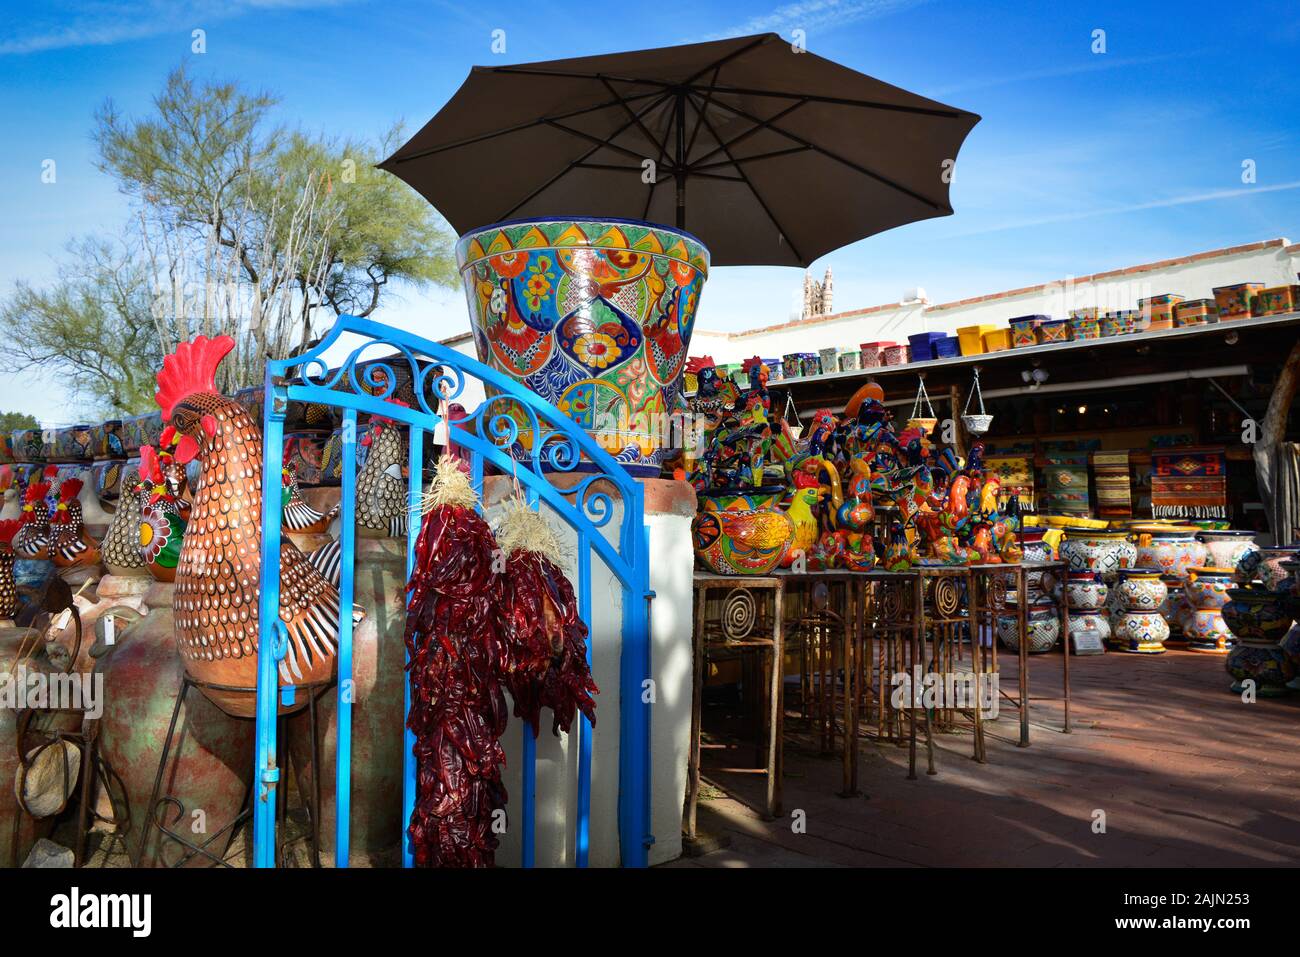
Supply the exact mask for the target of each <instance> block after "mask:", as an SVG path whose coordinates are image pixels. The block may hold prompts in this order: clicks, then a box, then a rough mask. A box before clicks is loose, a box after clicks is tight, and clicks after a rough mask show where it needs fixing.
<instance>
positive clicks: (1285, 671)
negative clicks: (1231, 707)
mask: <svg viewBox="0 0 1300 957" xmlns="http://www.w3.org/2000/svg"><path fill="white" fill-rule="evenodd" d="M1286 597H1288V596H1287V595H1286V594H1284V593H1282V592H1274V591H1269V590H1268V589H1267V588H1265V587H1263V586H1262V585H1258V584H1251V585H1245V586H1243V587H1240V588H1230V589H1228V601H1227V603H1226V604H1225V605H1224V606H1223V611H1222V614H1223V620H1224V623H1225V624H1227V626H1228V628H1229V630H1231V632H1232V634H1233V637H1234V638H1236V642H1235V643H1234V644H1233V646H1232V650H1231V651H1230V652H1229V653H1228V657H1227V659H1226V660H1225V661H1224V667H1225V668H1226V669H1227V671H1228V674H1230V675H1231V676H1232V690H1233V691H1234V692H1236V693H1237V694H1243V693H1245V692H1246V691H1247V690H1248V685H1247V684H1246V682H1248V681H1249V682H1253V686H1250V687H1253V692H1254V694H1255V695H1256V696H1258V697H1262V698H1267V697H1277V696H1279V695H1284V694H1289V693H1290V692H1291V690H1292V688H1291V686H1290V685H1291V682H1292V680H1293V679H1294V678H1295V675H1296V670H1295V665H1294V664H1293V662H1292V660H1291V659H1290V658H1289V657H1288V656H1287V653H1286V651H1285V650H1284V649H1283V648H1282V645H1281V644H1280V642H1281V640H1282V639H1283V637H1284V636H1286V634H1287V632H1288V630H1289V629H1290V627H1291V615H1290V614H1289V613H1288V611H1287V608H1288V607H1291V603H1290V602H1287V601H1284V599H1285V598H1286Z"/></svg>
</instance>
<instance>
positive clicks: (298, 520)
mask: <svg viewBox="0 0 1300 957" xmlns="http://www.w3.org/2000/svg"><path fill="white" fill-rule="evenodd" d="M280 483H281V494H282V496H283V500H284V512H283V515H282V517H281V521H282V522H283V525H284V530H285V531H286V532H294V533H300V534H304V535H306V534H316V533H320V532H324V531H327V530H328V529H329V527H330V522H332V521H334V516H336V515H338V513H339V503H338V502H335V503H334V507H333V508H331V509H330V510H329V511H328V512H318V511H316V509H314V508H312V507H311V505H309V504H308V503H307V500H306V499H305V498H303V497H302V489H300V488H299V487H298V470H297V469H296V468H295V467H294V465H293V463H292V462H287V463H285V466H284V468H283V469H282V470H281V472H280Z"/></svg>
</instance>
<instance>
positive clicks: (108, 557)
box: [100, 469, 149, 575]
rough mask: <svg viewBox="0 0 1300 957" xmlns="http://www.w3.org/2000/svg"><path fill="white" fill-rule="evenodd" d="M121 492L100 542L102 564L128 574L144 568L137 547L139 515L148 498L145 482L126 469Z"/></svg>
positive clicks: (123, 472) (118, 573)
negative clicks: (130, 571) (134, 569)
mask: <svg viewBox="0 0 1300 957" xmlns="http://www.w3.org/2000/svg"><path fill="white" fill-rule="evenodd" d="M121 489H122V491H121V493H120V494H119V495H118V497H117V511H116V512H114V513H113V522H112V524H111V525H109V526H108V531H107V532H105V533H104V540H103V541H102V542H100V550H101V552H102V553H103V559H104V564H105V565H107V566H108V569H109V571H110V572H112V573H113V574H115V575H120V574H122V573H124V572H126V573H128V574H129V570H130V569H133V568H144V567H145V562H144V555H143V554H142V553H141V551H140V515H141V510H142V507H143V505H144V503H145V502H146V501H147V500H148V494H149V493H148V485H147V483H145V482H143V481H141V480H140V478H139V476H138V475H137V474H136V473H134V472H132V473H130V474H128V471H127V469H123V470H122V478H121Z"/></svg>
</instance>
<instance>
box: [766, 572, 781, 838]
mask: <svg viewBox="0 0 1300 957" xmlns="http://www.w3.org/2000/svg"><path fill="white" fill-rule="evenodd" d="M783 598H784V588H783V587H782V586H780V585H778V586H777V587H776V590H775V593H774V596H773V599H774V601H775V603H776V616H775V618H774V620H773V622H772V692H771V698H772V707H771V733H770V736H769V739H768V760H767V771H768V773H767V816H768V819H769V820H770V819H772V818H775V817H776V816H777V815H778V814H780V813H781V773H782V770H783V768H782V765H783V763H784V754H783V748H784V743H783V741H782V738H783V737H784V735H783V730H784V725H785V722H784V709H785V681H784V675H783V672H784V670H785V664H784V662H785V640H784V637H783V629H784V621H783V618H784V607H783V606H784V601H783Z"/></svg>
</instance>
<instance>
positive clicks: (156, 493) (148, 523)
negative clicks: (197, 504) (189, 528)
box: [132, 445, 187, 582]
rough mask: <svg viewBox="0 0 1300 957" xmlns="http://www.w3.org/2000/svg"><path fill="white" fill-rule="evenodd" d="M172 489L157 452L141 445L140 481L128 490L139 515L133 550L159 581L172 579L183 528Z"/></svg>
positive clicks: (177, 559)
mask: <svg viewBox="0 0 1300 957" xmlns="http://www.w3.org/2000/svg"><path fill="white" fill-rule="evenodd" d="M172 488H173V486H172V484H171V483H169V482H168V481H167V476H166V475H165V474H164V472H163V465H162V462H161V460H160V457H159V455H158V453H157V451H156V450H155V449H154V447H153V446H152V445H143V446H141V447H140V482H139V483H137V485H136V486H135V488H134V489H133V490H132V491H133V492H134V497H135V499H136V501H137V502H138V503H139V516H140V518H139V524H138V527H137V538H136V549H137V551H139V553H140V557H141V559H142V560H143V562H144V565H145V567H146V568H148V569H149V574H150V575H152V576H153V577H154V579H155V580H156V581H160V582H174V581H175V580H176V566H177V565H178V564H180V557H181V543H182V542H183V541H184V538H185V528H186V525H187V523H186V520H185V517H184V516H183V515H182V514H181V503H180V501H179V500H178V499H177V498H176V496H175V495H174V494H172Z"/></svg>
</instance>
